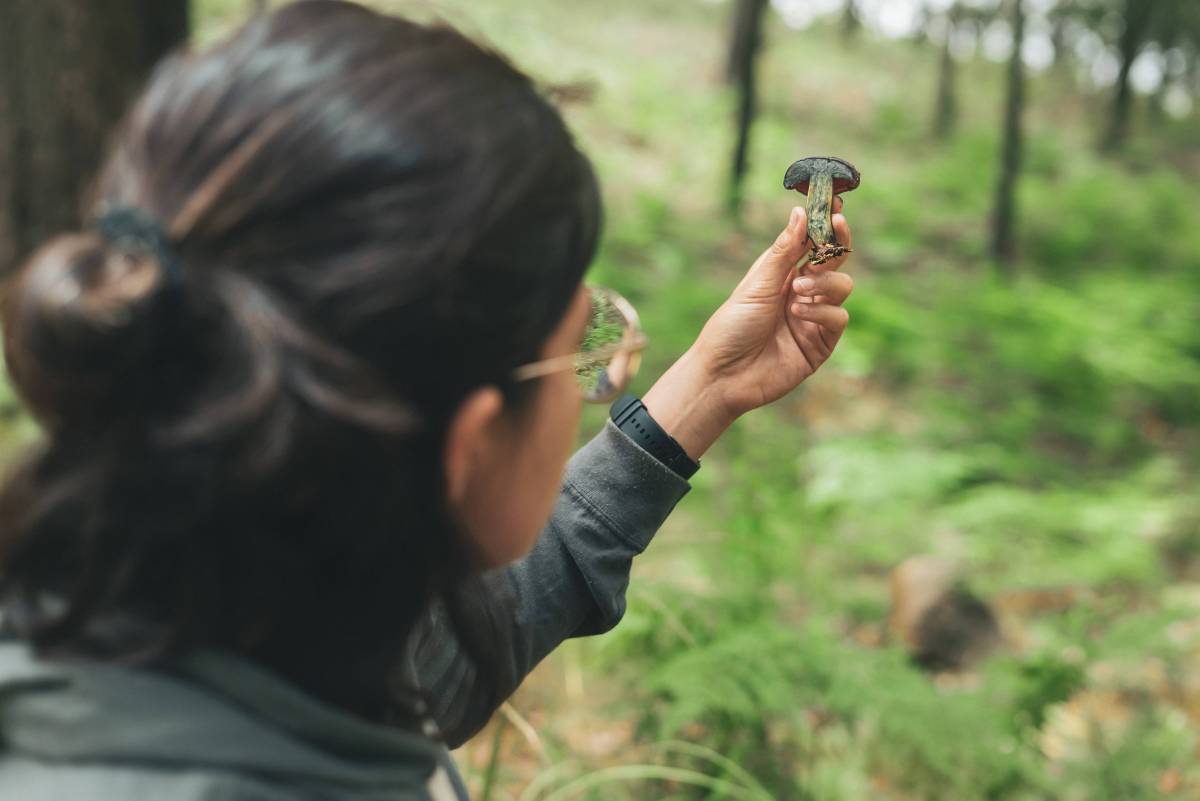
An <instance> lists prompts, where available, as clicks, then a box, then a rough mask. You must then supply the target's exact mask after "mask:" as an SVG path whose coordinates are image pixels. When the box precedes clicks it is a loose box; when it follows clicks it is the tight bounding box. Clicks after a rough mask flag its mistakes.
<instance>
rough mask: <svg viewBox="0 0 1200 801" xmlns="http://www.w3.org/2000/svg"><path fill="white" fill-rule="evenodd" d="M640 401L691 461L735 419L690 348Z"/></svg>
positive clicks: (700, 454) (710, 444)
mask: <svg viewBox="0 0 1200 801" xmlns="http://www.w3.org/2000/svg"><path fill="white" fill-rule="evenodd" d="M642 402H643V403H644V404H645V405H646V409H647V410H648V411H649V412H650V416H651V417H653V418H654V420H655V422H657V423H658V424H659V425H660V426H662V428H663V430H664V431H666V432H667V433H668V434H670V435H671V436H672V437H674V438H675V441H676V442H678V443H679V445H680V447H682V448H683V449H684V450H685V451H687V454H688V456H690V457H691V458H692V459H693V460H694V461H699V460H700V457H701V456H703V455H704V452H705V451H707V450H708V449H709V447H711V446H712V444H713V443H714V442H716V441H717V439H718V438H719V437H720V436H721V435H722V434H723V433H725V430H726V429H727V428H729V426H730V425H732V424H733V421H734V420H735V419H737V415H736V414H734V413H733V412H731V411H730V409H729V406H728V404H727V403H726V401H725V399H724V397H723V396H722V395H721V390H720V388H719V387H718V386H717V385H716V384H714V383H713V381H712V380H711V378H710V376H709V374H708V372H707V371H706V370H705V368H704V367H703V365H702V364H701V358H700V357H699V356H698V355H697V354H696V352H695V351H694V350H689V351H688V352H687V353H685V354H683V356H681V357H680V358H679V360H678V361H676V362H675V364H673V365H671V367H670V369H668V370H667V371H666V372H665V373H663V375H662V376H661V377H660V378H659V379H658V381H656V382H655V383H654V386H653V387H651V388H650V391H649V392H647V393H646V395H645V397H644V398H642Z"/></svg>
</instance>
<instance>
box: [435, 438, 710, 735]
mask: <svg viewBox="0 0 1200 801" xmlns="http://www.w3.org/2000/svg"><path fill="white" fill-rule="evenodd" d="M689 488H690V485H689V484H688V482H687V481H685V480H684V479H682V478H680V477H679V476H678V475H677V474H675V473H674V472H672V471H671V470H670V469H669V468H667V467H665V466H664V465H663V464H662V463H661V462H659V461H658V460H657V459H655V458H654V457H653V456H651V455H650V454H648V453H646V452H645V451H644V450H642V449H641V448H640V447H639V446H638V445H637V444H635V443H634V442H633V440H631V439H629V438H628V437H627V436H625V435H624V434H622V433H621V432H620V430H618V429H617V428H616V427H615V426H614V425H613V424H612V423H611V422H610V423H608V424H607V425H606V427H605V429H604V431H602V432H601V433H600V434H599V435H598V436H597V437H596V438H595V439H593V440H592V441H591V442H590V443H588V444H587V445H586V446H584V447H583V448H582V449H580V451H579V452H578V453H576V454H575V456H574V457H573V458H572V459H571V461H570V463H569V465H568V467H567V473H566V477H565V479H564V481H563V487H562V492H561V494H560V495H559V498H558V503H557V505H556V506H555V509H554V513H553V515H552V516H551V518H550V522H549V523H548V524H547V526H546V528H545V530H544V531H543V532H542V534H541V537H540V538H539V539H538V542H537V544H536V545H535V546H534V548H533V550H532V551H531V552H530V553H529V555H528V556H526V557H525V558H524V559H522V560H520V561H518V562H515V563H513V564H512V565H509V566H507V567H505V568H502V569H499V570H497V571H493V572H492V573H491V574H489V575H488V576H487V577H486V579H487V582H488V583H489V584H498V585H499V587H498V590H499V591H500V592H499V594H501V595H507V597H508V598H509V604H510V609H511V615H512V625H511V637H510V640H509V649H508V653H507V654H506V656H507V658H509V659H511V662H510V664H509V671H508V673H509V675H510V676H511V677H512V679H513V683H512V686H511V687H505V688H503V690H504V692H503V695H504V696H507V695H509V694H511V693H512V691H513V690H515V689H516V688H517V686H518V685H519V684H520V682H521V681H522V680H523V679H524V678H525V676H526V675H528V673H529V671H531V670H533V668H534V666H536V665H537V664H538V662H540V661H541V660H542V658H543V657H545V656H546V655H547V654H549V653H550V651H552V650H554V648H556V647H557V646H558V644H559V643H561V642H562V641H563V640H565V639H567V638H569V637H580V636H585V635H590V634H599V633H602V632H605V631H608V630H609V629H611V628H612V627H613V626H615V625H616V624H617V622H618V621H619V620H620V619H621V616H622V615H624V613H625V589H626V587H628V585H629V571H630V568H631V566H632V563H633V558H634V557H635V556H637V555H638V554H639V553H641V552H642V551H643V550H644V549H645V548H646V546H647V545H648V544H649V543H650V540H651V538H653V536H654V534H655V532H657V531H658V528H659V526H661V525H662V523H663V521H664V520H666V518H667V515H669V514H670V513H671V510H672V509H674V508H675V504H676V503H678V501H679V499H680V498H682V497H683V496H684V495H685V494H686V493H687V491H688V489H689ZM414 658H415V670H416V673H417V679H418V682H419V683H420V685H421V686H422V687H423V688H425V690H426V691H427V692H428V693H429V696H430V700H431V703H432V705H433V708H432V710H431V712H432V714H433V717H434V720H435V721H436V722H437V724H438V727H439V728H440V730H441V732H442V734H443V736H444V737H445V738H446V740H447V742H448V743H449V745H450V746H451V747H457V746H458V745H459V744H461V743H463V742H465V741H466V740H467V739H468V738H470V737H471V736H472V735H474V734H475V733H476V732H477V731H479V729H481V728H483V726H484V724H486V723H487V721H488V719H489V718H490V717H491V715H492V713H493V712H494V711H495V709H494V708H493V707H492V706H491V705H490V704H489V703H488V702H487V700H486V698H485V696H484V693H483V692H476V691H475V686H474V685H475V671H474V667H473V665H472V664H471V661H470V659H469V658H468V657H467V656H466V654H465V653H464V652H463V650H462V648H461V647H460V646H459V644H458V642H457V641H456V640H455V637H454V634H453V630H452V628H451V627H450V624H449V622H448V620H447V616H446V613H445V611H444V610H443V609H439V608H436V607H435V608H434V609H432V610H431V611H430V613H429V614H428V616H427V618H426V620H425V621H424V622H423V624H422V625H421V626H420V628H419V630H418V632H417V636H416V639H415V650H414ZM480 689H482V688H480Z"/></svg>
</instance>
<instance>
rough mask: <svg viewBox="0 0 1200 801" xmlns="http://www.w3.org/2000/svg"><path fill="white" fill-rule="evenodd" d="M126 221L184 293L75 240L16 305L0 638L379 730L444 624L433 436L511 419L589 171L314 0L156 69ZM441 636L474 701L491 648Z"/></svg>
mask: <svg viewBox="0 0 1200 801" xmlns="http://www.w3.org/2000/svg"><path fill="white" fill-rule="evenodd" d="M114 208H115V209H136V210H137V211H138V213H141V214H144V215H146V216H148V217H150V218H153V219H154V220H156V221H157V222H158V224H159V225H160V226H161V228H162V229H163V230H164V231H165V234H166V237H167V238H168V239H169V242H170V251H171V254H172V255H171V258H172V259H173V260H174V261H175V262H177V267H178V276H177V280H174V281H172V280H168V279H169V277H170V275H171V270H169V269H167V267H169V266H170V265H165V264H164V263H163V262H164V259H163V254H162V253H159V252H156V251H155V249H153V248H146V247H143V246H139V245H138V243H137V242H127V241H123V240H117V241H116V242H115V243H114V241H113V237H102V236H100V235H98V234H97V233H91V232H85V233H79V234H73V235H68V236H64V237H61V238H59V239H56V240H54V241H53V242H50V243H49V244H47V245H45V246H44V247H43V248H42V249H41V250H40V251H39V252H37V253H36V254H35V255H34V256H33V257H32V258H31V259H30V260H29V262H28V263H27V264H25V265H24V267H23V268H22V269H21V270H20V271H19V273H18V274H17V275H16V276H15V278H14V280H13V281H12V282H11V283H10V285H9V286H8V287H7V289H6V292H5V294H4V297H3V306H2V309H0V312H2V315H3V324H4V329H5V336H6V338H5V356H6V358H7V361H8V366H9V370H10V372H11V375H12V379H13V381H14V383H15V386H16V388H17V390H18V392H19V393H20V394H21V396H22V397H23V398H24V399H25V401H26V402H27V404H28V405H29V407H30V409H31V410H32V412H33V414H34V415H35V416H36V417H37V418H38V419H39V420H40V421H42V423H43V425H44V428H45V432H46V435H45V438H44V442H43V443H42V444H41V445H40V446H39V447H38V448H37V449H36V450H35V451H34V452H33V453H31V454H30V455H29V456H28V458H27V459H26V461H25V462H24V463H23V464H22V465H21V466H20V468H19V469H18V470H17V471H16V472H15V473H14V474H13V475H12V477H11V478H10V479H9V481H8V483H7V485H6V486H5V488H4V490H3V493H2V494H0V565H2V580H0V592H2V593H3V598H4V602H5V605H6V610H7V618H8V623H9V624H10V625H11V626H13V627H14V628H15V629H16V630H17V631H18V632H19V633H20V634H21V636H24V637H26V638H28V639H30V640H31V641H32V642H33V643H35V645H36V646H37V647H38V648H39V649H40V650H41V651H42V652H43V653H46V654H51V655H55V654H65V655H71V656H82V657H87V658H98V659H105V660H114V661H123V662H151V663H153V662H159V661H163V660H167V659H169V658H170V657H171V656H172V655H175V654H178V653H179V652H180V651H183V650H186V649H190V648H194V647H198V646H215V647H223V648H229V649H233V650H236V651H238V652H240V653H243V654H247V655H249V656H251V657H252V658H255V659H258V660H260V661H262V662H264V663H266V664H268V665H270V666H272V667H274V668H277V669H279V670H280V671H282V672H284V673H285V674H286V675H288V676H290V677H291V678H293V679H294V680H295V681H297V682H299V683H300V684H302V685H303V686H305V687H307V688H309V689H310V690H311V691H313V692H315V693H317V694H319V695H321V696H322V697H325V698H326V699H328V700H332V701H334V702H336V703H339V704H341V705H343V706H347V707H350V708H353V709H355V710H356V711H359V712H362V713H363V714H372V715H377V714H378V713H379V710H380V704H381V694H383V693H384V689H383V688H384V685H385V684H386V682H387V675H386V674H387V673H388V671H389V669H390V668H391V667H393V666H394V663H395V661H396V659H397V658H398V656H399V654H400V651H401V649H402V647H403V646H404V642H405V640H406V637H407V635H408V632H409V631H410V629H411V628H412V625H413V623H414V621H416V620H417V618H418V617H419V615H421V614H422V612H423V610H425V609H426V608H427V606H428V605H429V604H430V603H431V602H434V601H435V600H437V599H441V600H443V601H444V602H445V603H446V604H447V606H448V607H449V608H450V609H451V611H452V612H453V611H454V610H457V609H461V608H462V606H463V603H462V602H461V596H462V594H463V593H464V589H463V588H464V587H465V586H466V585H467V584H468V583H469V582H468V578H467V576H466V572H467V570H466V565H465V559H464V556H463V554H462V550H461V549H460V547H459V545H458V542H457V539H456V537H455V533H454V529H453V526H452V525H451V523H450V521H449V520H448V516H447V514H446V510H445V508H444V493H443V488H442V484H441V475H442V471H441V469H440V465H441V444H442V441H443V437H444V430H445V425H446V422H447V418H448V416H449V415H450V414H451V413H452V412H453V410H454V409H455V408H456V406H457V404H458V402H459V400H460V399H461V398H463V397H464V395H465V394H466V393H467V392H468V391H469V390H471V389H472V388H475V387H478V386H481V385H485V384H497V385H500V386H501V387H503V388H504V389H505V391H506V392H507V393H508V396H509V398H510V400H511V403H512V405H513V406H514V407H515V408H520V404H521V401H522V397H521V393H522V389H520V388H519V387H517V386H513V385H511V384H510V383H509V382H508V379H507V376H508V375H509V374H510V373H511V371H512V369H513V368H514V367H516V366H517V365H519V364H521V363H523V362H526V361H530V360H533V359H536V358H537V357H538V356H539V355H540V353H541V350H542V347H543V344H544V342H545V340H546V339H547V337H548V336H549V334H550V333H551V332H552V331H553V330H554V328H555V326H556V325H557V324H558V322H559V321H560V320H561V318H562V316H563V314H564V313H565V310H566V309H567V308H568V306H569V304H570V300H571V298H572V297H573V295H574V292H575V291H576V289H577V287H578V285H579V282H580V281H581V280H582V276H583V272H584V270H585V268H586V266H587V264H588V262H589V261H590V260H591V258H592V255H593V252H594V249H595V245H596V238H597V232H598V226H599V217H600V209H599V200H598V194H597V189H596V184H595V179H594V177H593V174H592V171H591V168H590V166H589V165H588V162H587V160H586V159H585V158H584V157H583V156H582V155H581V154H580V152H579V151H578V150H577V148H576V147H575V145H574V144H573V142H572V139H571V137H570V135H569V133H568V131H567V130H566V128H565V126H564V124H563V122H562V120H561V118H560V116H559V115H558V113H557V112H556V111H555V110H554V109H553V108H552V107H551V106H550V105H549V104H548V103H547V102H546V101H545V100H544V99H543V98H542V97H541V96H539V94H538V92H537V91H536V89H535V87H534V85H533V84H532V83H531V81H530V80H529V79H528V78H527V77H526V76H524V75H523V74H522V73H520V72H519V71H518V70H517V69H515V68H514V67H512V66H510V65H509V64H508V62H506V61H505V60H504V59H503V58H502V57H501V56H499V55H497V54H496V53H494V52H492V51H490V50H488V49H486V48H484V47H481V46H479V45H477V44H475V43H473V42H471V41H470V40H468V39H467V38H465V37H464V36H462V35H461V34H459V33H457V32H455V31H453V30H451V29H449V28H447V27H444V26H439V25H420V24H415V23H412V22H408V21H405V20H402V19H397V18H393V17H387V16H383V15H380V14H377V13H374V12H372V11H368V10H366V9H364V8H362V7H359V6H356V5H353V4H351V3H347V2H338V1H337V0H305V1H304V2H298V3H295V4H292V5H289V6H286V7H284V8H282V9H280V10H278V11H276V12H275V13H272V14H269V15H266V16H264V17H260V18H258V19H256V20H255V21H253V22H251V23H250V24H249V25H248V26H247V27H245V28H244V29H242V30H241V31H240V32H238V33H237V34H236V35H234V36H233V37H232V38H231V39H229V40H228V41H226V42H225V43H223V44H221V45H219V46H217V47H215V48H213V49H211V50H209V51H207V52H203V53H198V54H188V53H184V54H180V55H176V56H174V57H172V58H170V59H169V60H167V61H166V62H165V63H163V64H162V65H161V66H160V67H159V69H158V70H157V71H156V73H155V75H154V77H153V79H152V80H151V82H150V85H149V87H148V88H147V90H146V91H145V93H144V95H143V96H142V97H141V99H140V101H139V102H138V103H137V105H136V107H135V108H134V109H133V110H132V112H131V114H130V116H129V118H128V120H127V122H126V124H125V125H124V127H123V129H122V131H121V132H120V133H119V135H118V137H117V139H116V143H115V149H114V151H113V153H112V155H111V157H110V158H109V160H108V162H107V164H106V166H105V168H104V170H103V171H102V174H101V177H100V179H99V182H98V189H97V192H96V200H95V204H94V206H93V211H94V212H97V213H101V212H104V211H105V210H106V209H114ZM485 606H486V605H485ZM456 619H457V620H458V622H459V630H460V636H461V637H462V639H463V640H464V642H465V643H466V644H467V645H468V646H469V647H471V648H472V650H473V653H475V655H476V657H477V659H478V661H479V662H480V663H481V664H480V670H481V672H482V673H483V674H484V675H485V676H487V672H488V668H489V665H488V662H489V646H488V645H487V642H488V638H487V637H485V636H482V635H481V633H480V632H481V631H482V632H487V631H491V632H492V634H493V639H494V635H495V634H496V632H497V631H500V630H501V629H502V625H501V623H500V622H497V621H496V620H491V621H483V623H482V624H481V625H478V624H476V623H472V622H471V620H469V619H467V616H465V615H461V614H458V615H456ZM502 647H503V645H502V644H500V643H497V642H492V646H491V648H493V649H496V648H502ZM344 666H345V667H344ZM491 678H492V679H493V680H494V681H495V682H496V683H497V688H498V690H497V691H498V692H501V691H503V690H504V689H507V688H506V686H505V681H506V680H505V679H504V678H503V677H498V676H492V677H491Z"/></svg>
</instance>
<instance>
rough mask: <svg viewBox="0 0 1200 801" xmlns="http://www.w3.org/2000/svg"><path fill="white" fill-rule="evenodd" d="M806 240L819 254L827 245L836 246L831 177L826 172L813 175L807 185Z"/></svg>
mask: <svg viewBox="0 0 1200 801" xmlns="http://www.w3.org/2000/svg"><path fill="white" fill-rule="evenodd" d="M807 210H808V238H809V239H811V240H812V243H813V251H814V252H816V253H820V252H821V251H822V250H823V249H825V247H826V246H827V245H836V244H837V237H836V236H834V233H833V176H832V175H831V174H830V173H828V172H826V171H823V170H822V171H818V172H815V173H813V176H812V179H811V180H810V182H809V184H808V208H807Z"/></svg>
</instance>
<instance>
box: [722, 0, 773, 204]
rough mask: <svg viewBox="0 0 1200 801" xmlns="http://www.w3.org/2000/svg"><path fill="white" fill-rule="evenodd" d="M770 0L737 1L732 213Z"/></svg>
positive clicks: (732, 57)
mask: <svg viewBox="0 0 1200 801" xmlns="http://www.w3.org/2000/svg"><path fill="white" fill-rule="evenodd" d="M767 2H768V0H737V6H736V7H735V8H734V16H733V40H732V42H731V45H730V48H729V71H728V75H729V80H730V81H731V82H732V83H733V84H734V86H735V87H736V89H737V144H736V145H735V146H734V150H733V165H732V169H731V170H730V176H729V190H728V198H727V200H728V205H729V210H730V212H731V213H733V214H735V215H736V214H737V213H738V212H739V211H740V210H741V205H742V179H743V178H744V177H745V175H746V169H747V166H748V153H749V150H750V131H751V128H752V127H753V125H754V116H755V114H756V112H757V106H758V98H757V85H756V80H755V78H756V76H755V72H756V66H757V62H758V52H759V50H760V49H761V47H762V24H763V14H764V12H765V11H766V10H767Z"/></svg>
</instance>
